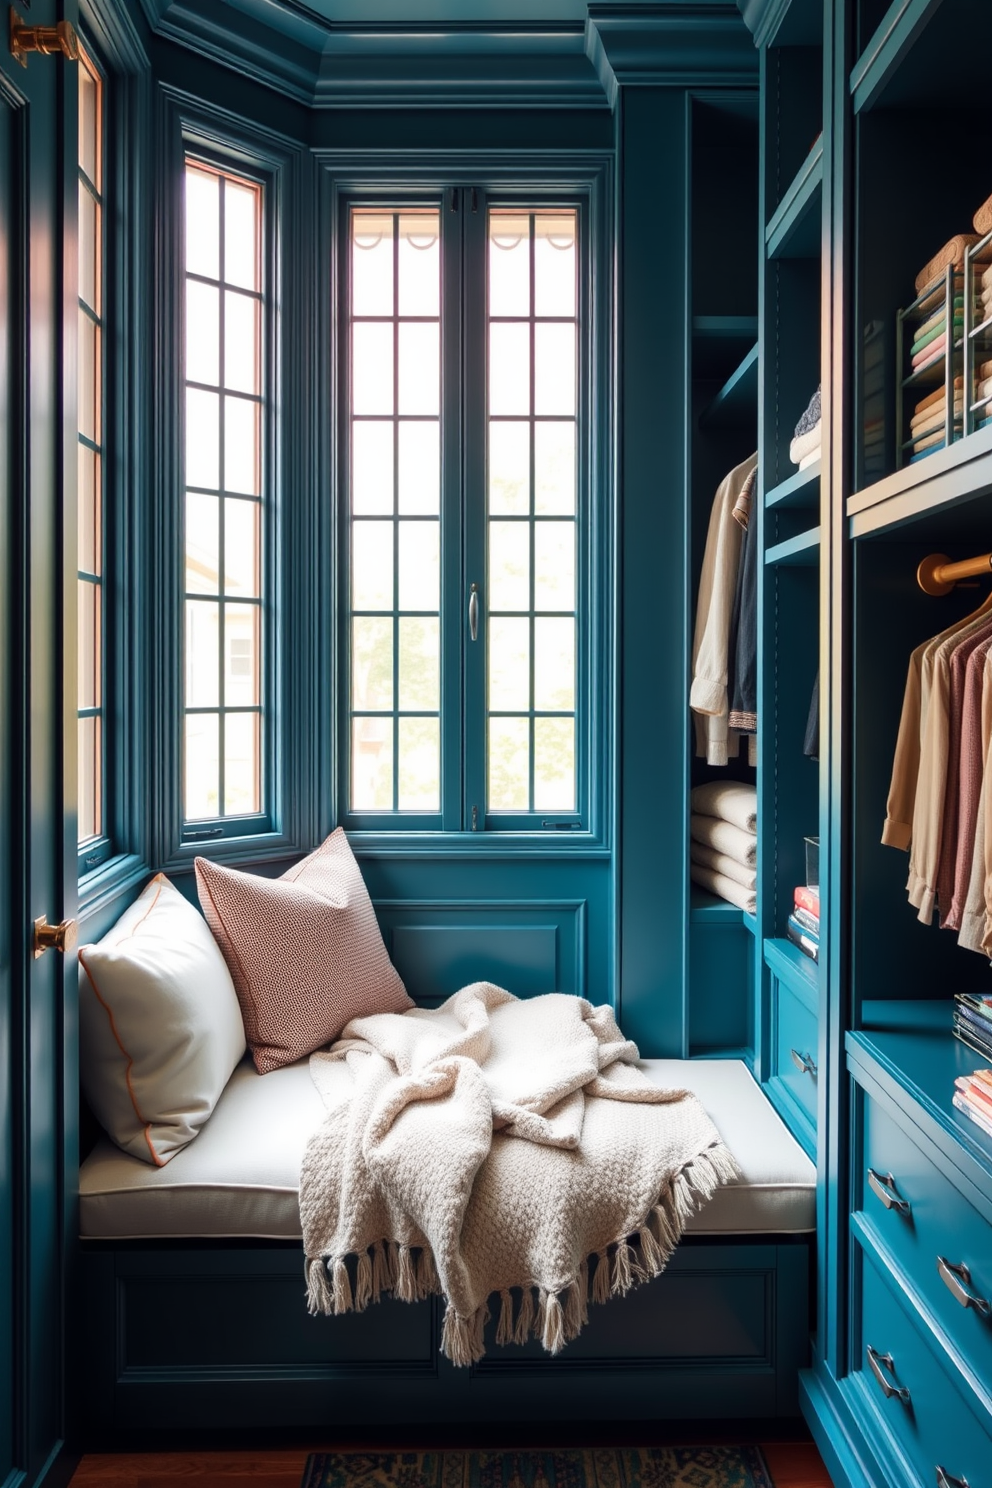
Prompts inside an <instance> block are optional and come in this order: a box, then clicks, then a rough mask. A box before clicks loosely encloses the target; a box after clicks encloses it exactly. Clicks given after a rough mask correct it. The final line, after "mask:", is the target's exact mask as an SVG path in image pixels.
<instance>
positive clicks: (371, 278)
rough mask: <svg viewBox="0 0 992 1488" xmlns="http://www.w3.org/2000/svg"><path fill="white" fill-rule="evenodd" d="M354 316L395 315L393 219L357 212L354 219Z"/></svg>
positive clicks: (352, 232)
mask: <svg viewBox="0 0 992 1488" xmlns="http://www.w3.org/2000/svg"><path fill="white" fill-rule="evenodd" d="M351 244H352V251H351V309H352V314H353V315H392V313H393V218H392V215H391V214H387V213H381V212H380V213H372V212H356V213H355V214H354V215H353V217H352V219H351Z"/></svg>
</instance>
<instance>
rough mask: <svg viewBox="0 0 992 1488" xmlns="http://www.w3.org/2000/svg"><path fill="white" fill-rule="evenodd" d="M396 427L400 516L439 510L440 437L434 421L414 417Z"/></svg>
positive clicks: (433, 512) (432, 512)
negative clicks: (397, 429) (412, 421)
mask: <svg viewBox="0 0 992 1488" xmlns="http://www.w3.org/2000/svg"><path fill="white" fill-rule="evenodd" d="M399 429H400V468H399V509H400V511H401V512H402V513H403V514H404V516H414V515H417V514H420V513H424V514H429V515H434V514H435V513H436V512H439V511H440V510H441V437H440V429H439V426H438V424H436V423H435V422H433V421H426V420H425V421H423V422H421V421H420V420H417V421H416V422H414V423H402V424H400V426H399Z"/></svg>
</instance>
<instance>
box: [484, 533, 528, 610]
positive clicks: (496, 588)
mask: <svg viewBox="0 0 992 1488" xmlns="http://www.w3.org/2000/svg"><path fill="white" fill-rule="evenodd" d="M489 609H490V612H492V611H494V610H528V609H530V523H529V522H490V523H489Z"/></svg>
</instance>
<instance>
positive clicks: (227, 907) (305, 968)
mask: <svg viewBox="0 0 992 1488" xmlns="http://www.w3.org/2000/svg"><path fill="white" fill-rule="evenodd" d="M196 886H197V891H198V893H199V895H200V907H201V908H202V910H203V913H204V915H205V916H206V920H207V923H208V924H209V926H210V928H211V930H212V931H213V933H214V936H215V938H216V940H217V944H218V945H219V946H220V948H221V951H222V952H223V955H224V960H225V961H226V962H227V965H228V969H229V970H230V973H231V979H232V981H233V982H234V988H235V991H236V992H237V994H238V1001H239V1002H240V1003H241V1015H242V1018H243V1019H244V1025H245V1037H246V1039H247V1041H248V1047H249V1048H250V1049H251V1051H252V1054H253V1055H254V1059H255V1067H256V1069H257V1070H258V1072H259V1074H262V1075H264V1074H266V1073H268V1071H269V1070H274V1069H278V1068H279V1067H280V1065H283V1064H292V1062H293V1060H294V1059H300V1058H301V1057H302V1056H303V1055H304V1054H310V1053H312V1051H313V1050H314V1049H319V1048H320V1047H321V1045H322V1044H326V1043H329V1042H330V1041H331V1039H335V1038H337V1036H338V1034H339V1033H340V1032H341V1030H342V1028H343V1027H344V1025H345V1024H346V1023H347V1022H348V1021H349V1020H350V1019H351V1018H358V1017H364V1016H367V1015H368V1014H370V1013H402V1012H405V1011H406V1009H407V1008H410V1007H413V1003H412V1002H411V1000H410V998H409V997H408V996H407V995H406V988H405V987H404V986H403V983H402V982H401V981H400V978H399V975H398V974H397V972H396V969H395V967H394V966H393V963H392V962H391V961H390V959H389V956H388V955H387V953H386V947H385V946H384V945H383V943H382V936H381V935H380V933H379V926H378V924H377V922H376V918H375V911H374V910H373V908H372V901H371V900H370V899H369V896H368V891H367V889H366V887H365V883H364V881H363V879H362V875H361V873H360V871H359V868H358V864H357V863H356V862H355V859H354V856H353V854H352V851H351V848H350V847H349V846H348V839H347V838H346V837H345V835H344V832H343V831H342V830H341V828H340V827H338V828H337V829H336V830H335V831H333V832H332V833H331V835H330V836H329V837H328V838H327V839H326V841H324V842H322V843H321V845H320V847H318V848H317V850H316V852H312V853H311V854H310V856H309V857H306V858H304V859H303V861H302V862H301V863H297V864H296V865H295V867H293V868H290V870H289V872H288V873H284V874H283V876H282V878H259V877H258V876H257V875H256V874H254V873H239V872H238V871H237V870H236V869H234V868H224V867H222V866H221V865H220V864H219V863H211V862H210V861H209V860H208V859H207V858H197V860H196Z"/></svg>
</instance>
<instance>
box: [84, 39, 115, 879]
mask: <svg viewBox="0 0 992 1488" xmlns="http://www.w3.org/2000/svg"><path fill="white" fill-rule="evenodd" d="M103 152H104V83H103V78H102V77H101V75H100V72H99V70H98V69H97V66H96V64H95V62H94V61H93V59H92V58H91V57H90V56H89V54H88V53H87V52H86V51H85V49H83V48H81V49H80V53H79V146H78V154H79V159H78V176H79V219H78V236H77V245H78V247H77V253H78V264H77V279H78V292H79V321H78V352H79V366H78V381H77V407H78V422H79V431H78V445H79V447H78V450H77V482H78V489H77V514H78V518H77V520H78V546H77V553H78V557H77V562H78V582H77V597H78V611H79V613H78V642H79V667H78V679H79V680H78V716H79V722H78V731H79V739H78V762H79V782H78V832H79V847H80V855H81V865H82V866H83V868H84V869H87V868H90V867H95V866H96V864H97V863H98V862H99V861H100V860H101V859H102V857H103V856H105V855H106V853H108V852H109V850H110V847H109V842H107V840H106V838H107V805H106V794H107V792H106V763H105V761H106V739H105V729H104V716H105V715H104V701H105V700H104V680H105V679H104V672H105V666H104V657H105V647H104V616H105V609H106V606H105V592H104V548H105V543H104V520H103V515H104V499H103V498H104V262H105V253H104V198H103V182H104V159H103ZM101 847H103V848H104V849H105V851H101Z"/></svg>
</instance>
